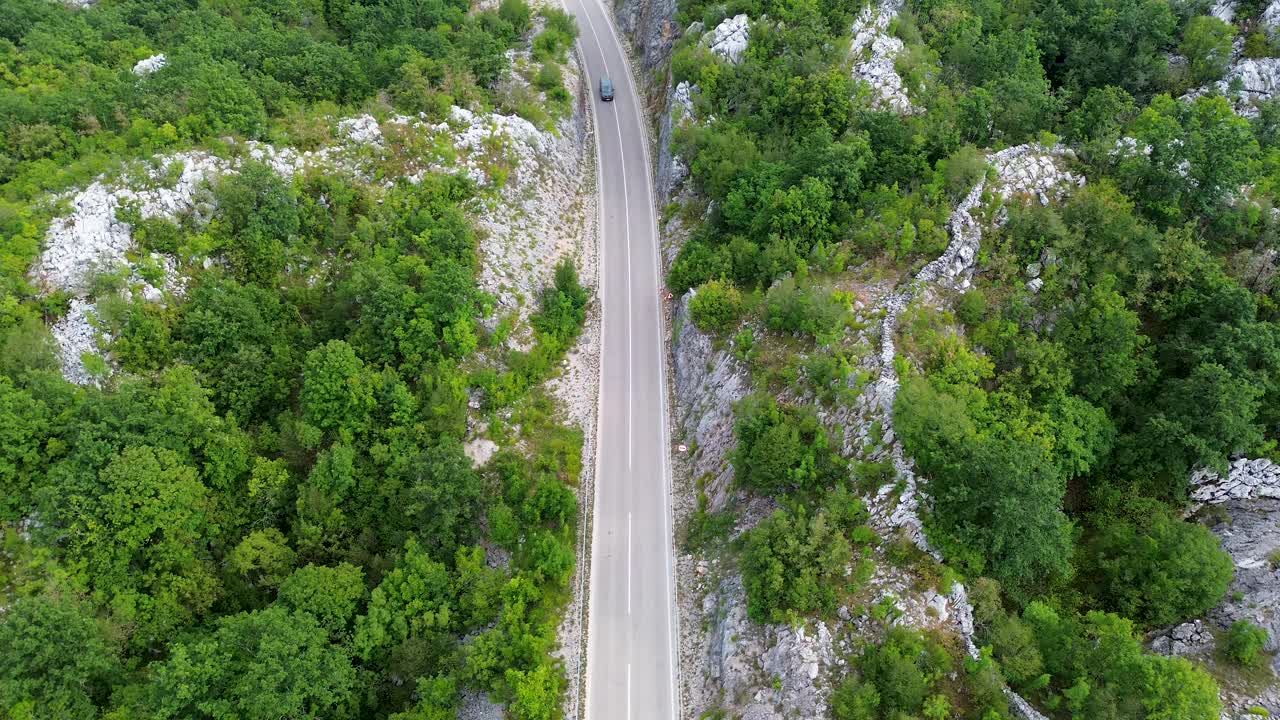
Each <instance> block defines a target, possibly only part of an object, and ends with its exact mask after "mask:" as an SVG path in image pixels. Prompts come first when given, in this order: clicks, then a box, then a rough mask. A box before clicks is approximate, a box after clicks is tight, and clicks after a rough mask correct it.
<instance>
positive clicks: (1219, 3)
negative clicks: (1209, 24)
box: [1209, 0, 1236, 23]
mask: <svg viewBox="0 0 1280 720" xmlns="http://www.w3.org/2000/svg"><path fill="white" fill-rule="evenodd" d="M1209 14H1210V15H1212V16H1213V17H1216V18H1218V19H1219V20H1221V21H1222V22H1224V23H1229V22H1231V21H1232V20H1234V19H1235V16H1236V1H1235V0H1216V1H1215V2H1214V3H1213V7H1211V8H1209Z"/></svg>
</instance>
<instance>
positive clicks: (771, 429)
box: [732, 395, 845, 494]
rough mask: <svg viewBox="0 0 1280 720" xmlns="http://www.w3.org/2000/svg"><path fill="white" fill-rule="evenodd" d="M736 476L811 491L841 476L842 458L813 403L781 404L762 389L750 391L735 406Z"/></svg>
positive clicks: (752, 483)
mask: <svg viewBox="0 0 1280 720" xmlns="http://www.w3.org/2000/svg"><path fill="white" fill-rule="evenodd" d="M735 415H736V416H737V422H736V423H735V426H734V431H735V433H736V434H737V437H738V447H737V448H736V449H735V450H734V452H733V460H732V461H733V467H734V470H735V472H736V473H737V478H738V482H739V483H741V484H742V485H744V486H746V487H748V488H751V489H753V490H757V491H760V492H765V493H775V494H776V493H781V492H787V491H796V490H801V491H816V490H818V489H820V488H826V487H833V486H834V485H835V484H836V483H837V482H838V481H840V480H841V479H842V478H843V476H844V469H845V462H844V459H843V458H841V457H840V454H839V452H838V448H837V447H836V446H835V443H833V442H832V440H831V438H830V436H828V434H827V431H826V429H824V428H823V427H822V426H821V425H820V424H819V423H818V418H817V416H816V415H815V414H814V412H813V410H812V408H802V409H796V408H782V407H779V406H778V404H777V402H775V401H774V399H773V398H772V397H770V396H767V395H750V396H748V397H746V398H744V399H743V400H742V401H741V402H740V403H739V404H738V407H737V408H736V411H735Z"/></svg>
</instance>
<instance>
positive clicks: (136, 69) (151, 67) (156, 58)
mask: <svg viewBox="0 0 1280 720" xmlns="http://www.w3.org/2000/svg"><path fill="white" fill-rule="evenodd" d="M168 62H169V61H168V60H167V59H165V56H164V53H160V54H159V55H152V56H151V57H149V58H146V59H144V60H139V61H138V63H137V64H136V65H134V66H133V74H134V75H137V76H139V77H141V76H143V75H150V74H151V73H153V72H155V71H157V70H159V69H160V68H162V67H164V66H165V65H167V64H168Z"/></svg>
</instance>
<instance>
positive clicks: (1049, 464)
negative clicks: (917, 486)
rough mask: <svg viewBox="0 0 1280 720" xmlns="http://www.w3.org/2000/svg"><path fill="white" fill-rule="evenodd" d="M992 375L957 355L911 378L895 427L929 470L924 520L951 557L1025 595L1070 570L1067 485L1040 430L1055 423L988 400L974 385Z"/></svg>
mask: <svg viewBox="0 0 1280 720" xmlns="http://www.w3.org/2000/svg"><path fill="white" fill-rule="evenodd" d="M989 372H990V370H989V369H986V368H983V366H982V365H981V363H979V362H975V359H973V356H972V355H968V354H967V353H965V352H960V353H959V354H958V355H956V356H955V357H952V358H948V359H947V360H946V361H944V363H943V364H942V365H940V366H939V367H938V368H937V370H936V371H935V373H934V374H933V375H932V376H931V379H930V380H925V379H924V378H920V377H914V378H910V379H908V380H907V381H906V382H905V383H904V385H903V387H902V390H901V391H900V392H899V394H898V400H897V405H896V409H895V418H896V423H895V424H896V426H897V428H898V432H899V434H900V436H901V437H902V439H903V443H904V444H905V446H906V448H907V449H908V450H909V451H910V452H911V454H912V455H913V456H914V457H915V458H916V460H917V462H918V463H919V464H920V467H921V468H922V469H923V470H924V471H925V472H926V473H927V474H928V476H929V483H928V485H927V492H928V493H929V495H930V496H931V497H932V498H933V500H934V513H933V514H932V515H931V516H930V519H929V522H928V527H929V529H930V530H931V532H932V533H933V534H934V536H935V538H936V539H937V540H940V541H941V542H942V544H943V547H944V548H946V551H947V553H948V555H949V556H950V559H951V561H953V562H958V563H959V564H961V565H962V566H968V568H969V569H970V570H971V571H973V572H983V570H984V569H985V570H986V572H988V573H990V574H993V575H994V576H995V577H997V578H998V579H1000V580H1001V582H1002V583H1004V584H1005V585H1006V587H1007V589H1008V590H1009V591H1011V592H1013V593H1015V594H1016V595H1017V596H1018V597H1023V598H1025V597H1027V596H1029V595H1030V594H1031V593H1032V591H1033V590H1034V589H1035V588H1038V587H1043V586H1044V584H1045V583H1048V582H1052V581H1054V580H1055V579H1060V578H1063V577H1065V576H1066V575H1067V574H1068V573H1069V567H1068V559H1069V557H1070V547H1071V527H1070V523H1069V521H1068V520H1067V518H1066V516H1065V515H1064V514H1063V512H1062V509H1061V503H1062V497H1063V494H1064V492H1065V490H1066V488H1065V482H1064V479H1063V476H1062V471H1061V469H1060V468H1059V466H1058V463H1057V462H1056V458H1055V457H1054V456H1053V454H1052V453H1051V452H1050V451H1049V448H1050V443H1051V440H1050V439H1049V438H1047V437H1045V435H1044V434H1045V432H1046V431H1047V430H1049V429H1050V428H1048V427H1046V425H1047V424H1048V423H1051V422H1052V421H1051V420H1049V419H1048V418H1044V417H1036V416H1035V415H1034V414H1033V413H1030V412H1028V409H1027V408H1026V407H1025V406H1024V407H1019V406H1018V404H1017V402H1016V401H1015V399H1014V398H1005V397H1000V398H996V399H993V398H989V397H988V396H987V394H986V393H985V392H984V391H983V390H982V389H980V388H978V387H976V386H975V385H974V384H973V383H976V382H977V381H979V380H980V379H981V378H982V377H983V376H984V375H985V374H986V373H989Z"/></svg>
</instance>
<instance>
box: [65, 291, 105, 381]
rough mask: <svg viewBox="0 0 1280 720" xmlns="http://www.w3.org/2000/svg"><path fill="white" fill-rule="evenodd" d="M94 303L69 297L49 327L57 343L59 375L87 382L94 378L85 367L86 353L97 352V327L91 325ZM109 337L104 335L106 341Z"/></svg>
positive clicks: (94, 353) (92, 322) (92, 323)
mask: <svg viewBox="0 0 1280 720" xmlns="http://www.w3.org/2000/svg"><path fill="white" fill-rule="evenodd" d="M94 310H95V308H94V306H93V303H90V302H86V301H85V300H83V299H81V298H72V299H71V304H70V306H69V307H68V308H67V314H66V315H63V316H62V319H61V320H59V321H58V322H57V323H56V324H55V325H54V326H53V327H52V328H51V329H50V332H51V333H52V334H53V341H54V344H55V345H57V347H58V362H59V364H61V366H62V376H63V377H64V378H66V379H67V380H69V381H71V382H73V383H75V384H77V385H89V384H91V383H94V382H95V381H96V380H95V378H94V377H93V376H92V375H90V374H89V370H88V369H87V368H86V367H85V364H84V359H83V358H84V356H85V355H97V354H99V352H100V351H99V350H98V329H97V328H96V327H94V321H95V319H96V318H95V316H94ZM109 340H110V338H104V341H109Z"/></svg>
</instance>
